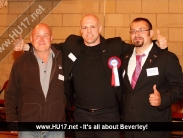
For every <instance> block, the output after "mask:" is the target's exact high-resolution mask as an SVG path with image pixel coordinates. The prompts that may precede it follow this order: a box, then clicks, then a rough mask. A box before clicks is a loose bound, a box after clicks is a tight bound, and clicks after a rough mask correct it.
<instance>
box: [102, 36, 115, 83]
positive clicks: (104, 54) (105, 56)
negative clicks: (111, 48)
mask: <svg viewBox="0 0 183 138" xmlns="http://www.w3.org/2000/svg"><path fill="white" fill-rule="evenodd" d="M107 49H108V45H106V40H105V39H104V38H103V37H102V36H100V50H101V54H102V61H103V66H104V69H105V72H106V74H107V78H108V81H109V83H110V84H111V75H112V70H111V69H110V68H109V66H108V59H109V57H108V54H107V52H108V51H107Z"/></svg>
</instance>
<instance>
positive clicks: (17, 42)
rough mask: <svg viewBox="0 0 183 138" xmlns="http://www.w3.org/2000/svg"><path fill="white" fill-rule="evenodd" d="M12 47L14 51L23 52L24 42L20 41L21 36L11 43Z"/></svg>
mask: <svg viewBox="0 0 183 138" xmlns="http://www.w3.org/2000/svg"><path fill="white" fill-rule="evenodd" d="M13 45H14V50H15V51H21V50H23V46H24V40H23V39H22V35H21V34H20V35H19V39H16V40H15V41H14V43H13Z"/></svg>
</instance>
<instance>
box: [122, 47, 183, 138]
mask: <svg viewBox="0 0 183 138" xmlns="http://www.w3.org/2000/svg"><path fill="white" fill-rule="evenodd" d="M132 53H133V50H130V51H129V53H127V54H125V56H124V57H123V66H122V72H123V82H124V121H125V122H170V121H171V119H172V118H171V107H170V106H171V105H172V104H173V103H175V102H177V101H179V100H180V99H182V98H183V75H182V69H181V66H180V64H179V61H178V58H177V57H176V55H175V54H173V53H171V52H169V51H167V50H160V49H159V48H158V47H157V46H155V44H154V45H153V47H152V49H151V51H150V52H149V55H148V57H147V59H146V62H145V63H144V65H143V67H142V70H141V73H140V75H139V78H138V80H137V83H136V86H135V88H134V89H132V87H131V84H130V81H129V79H128V75H127V73H128V72H127V67H128V62H129V59H130V57H131V55H132ZM154 67H158V71H159V75H155V76H149V77H148V76H147V71H146V69H150V68H154ZM155 84H156V87H157V90H158V91H159V92H160V95H161V105H160V106H159V107H153V106H151V105H150V103H149V95H150V94H151V93H153V85H155ZM131 134H132V133H131V132H128V133H126V137H127V138H131ZM134 135H135V138H142V137H146V138H167V137H168V136H167V134H165V133H160V132H159V133H158V132H156V133H155V132H152V133H150V132H140V133H139V132H134Z"/></svg>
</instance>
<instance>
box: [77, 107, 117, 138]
mask: <svg viewBox="0 0 183 138" xmlns="http://www.w3.org/2000/svg"><path fill="white" fill-rule="evenodd" d="M74 119H75V122H119V121H120V117H119V111H118V108H106V109H101V110H97V111H94V112H88V111H85V110H83V109H79V108H77V107H76V108H75V110H74ZM75 135H76V138H119V131H75Z"/></svg>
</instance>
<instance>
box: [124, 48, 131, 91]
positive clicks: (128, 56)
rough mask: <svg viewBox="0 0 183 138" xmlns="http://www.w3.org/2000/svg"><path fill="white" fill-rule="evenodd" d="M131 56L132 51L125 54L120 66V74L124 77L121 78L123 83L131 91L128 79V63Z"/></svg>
mask: <svg viewBox="0 0 183 138" xmlns="http://www.w3.org/2000/svg"><path fill="white" fill-rule="evenodd" d="M132 54H133V50H131V51H130V52H129V53H127V54H125V56H124V57H123V66H122V74H123V75H124V77H123V82H124V83H125V85H126V86H127V87H128V88H129V89H131V90H132V87H131V83H130V80H129V78H128V63H129V60H130V58H131V56H132Z"/></svg>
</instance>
